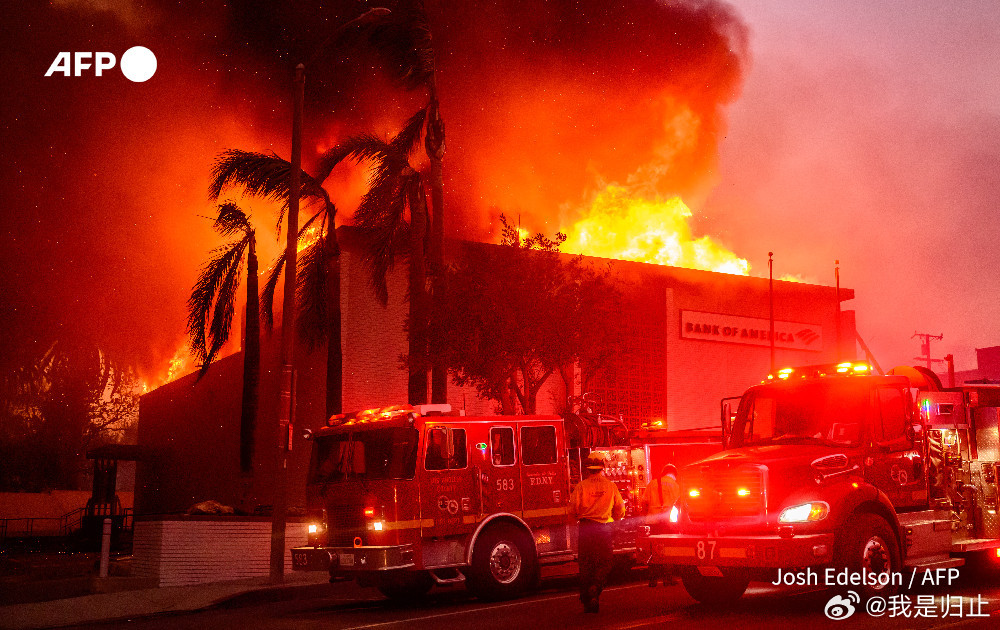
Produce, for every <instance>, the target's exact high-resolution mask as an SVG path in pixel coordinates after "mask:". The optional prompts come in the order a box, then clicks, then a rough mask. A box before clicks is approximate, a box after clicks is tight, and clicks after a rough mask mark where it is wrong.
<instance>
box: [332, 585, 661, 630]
mask: <svg viewBox="0 0 1000 630" xmlns="http://www.w3.org/2000/svg"><path fill="white" fill-rule="evenodd" d="M639 587H646V585H645V584H629V585H627V586H616V587H614V588H606V589H604V592H606V593H607V592H610V591H622V590H625V589H628V588H639ZM647 588H648V587H647ZM579 597H580V595H579V593H566V594H565V595H554V596H552V597H540V598H538V599H525V600H521V601H518V602H511V603H509V604H499V605H495V606H479V607H477V608H468V609H465V610H453V611H451V612H445V613H437V614H434V615H424V616H423V617H410V618H408V619H398V620H396V621H383V622H381V623H370V624H365V625H363V626H350V627H349V628H344V630H365V629H367V628H384V627H386V626H395V625H399V624H408V623H414V622H417V621H427V620H428V619H441V618H442V617H454V616H456V615H466V614H469V613H477V612H482V611H484V610H499V609H501V608H512V607H514V606H523V605H525V604H534V603H535V602H551V601H555V600H558V599H571V598H579Z"/></svg>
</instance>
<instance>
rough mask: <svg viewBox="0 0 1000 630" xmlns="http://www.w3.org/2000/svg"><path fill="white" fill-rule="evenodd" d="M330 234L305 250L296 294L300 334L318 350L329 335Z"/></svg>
mask: <svg viewBox="0 0 1000 630" xmlns="http://www.w3.org/2000/svg"><path fill="white" fill-rule="evenodd" d="M328 253H329V251H328V249H327V246H326V235H325V234H324V235H323V236H321V237H320V238H319V239H317V240H316V241H315V242H314V243H313V244H312V245H310V246H309V247H307V248H306V249H304V250H302V252H301V258H300V263H299V273H298V274H297V275H296V285H297V286H296V288H295V295H296V299H297V300H298V304H299V333H300V334H301V336H302V338H303V339H305V340H306V341H307V342H308V343H309V348H310V349H311V350H312V349H315V348H316V346H318V345H319V344H320V343H321V342H322V341H323V339H324V338H325V336H326V328H327V304H326V284H327V261H328Z"/></svg>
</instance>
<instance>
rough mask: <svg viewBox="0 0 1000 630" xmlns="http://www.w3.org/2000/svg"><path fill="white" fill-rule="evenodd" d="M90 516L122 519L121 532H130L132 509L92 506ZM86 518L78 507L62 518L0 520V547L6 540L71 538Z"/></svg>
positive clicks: (85, 513)
mask: <svg viewBox="0 0 1000 630" xmlns="http://www.w3.org/2000/svg"><path fill="white" fill-rule="evenodd" d="M93 507H94V509H92V510H91V514H90V515H92V516H112V517H116V518H121V519H122V524H121V528H122V531H128V532H130V531H132V528H133V525H134V522H135V518H134V517H135V512H134V511H133V510H132V508H124V509H122V508H121V505H120V504H118V505H116V506H114V508H115V509H112V506H111V504H104V505H99V506H93ZM84 516H88V513H87V508H86V507H80V508H77V509H75V510H73V511H72V512H68V513H66V514H63V515H62V516H49V517H20V518H3V519H0V545H2V544H4V543H5V542H6V541H7V540H8V539H15V538H40V537H52V538H55V537H60V536H63V537H65V536H71V535H73V534H74V533H76V532H77V531H79V530H80V529H81V528H82V527H83V518H84Z"/></svg>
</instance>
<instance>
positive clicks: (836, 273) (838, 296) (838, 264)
mask: <svg viewBox="0 0 1000 630" xmlns="http://www.w3.org/2000/svg"><path fill="white" fill-rule="evenodd" d="M833 262H834V264H835V265H836V266H835V267H834V268H833V273H834V275H835V276H836V277H837V321H836V330H837V363H840V362H841V360H842V353H841V350H840V261H839V260H835V261H833Z"/></svg>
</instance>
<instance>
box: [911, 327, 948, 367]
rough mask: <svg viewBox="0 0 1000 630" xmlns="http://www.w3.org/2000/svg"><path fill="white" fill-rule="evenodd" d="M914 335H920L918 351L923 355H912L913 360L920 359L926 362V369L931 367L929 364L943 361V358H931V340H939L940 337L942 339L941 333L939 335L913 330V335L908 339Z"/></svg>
mask: <svg viewBox="0 0 1000 630" xmlns="http://www.w3.org/2000/svg"><path fill="white" fill-rule="evenodd" d="M915 337H920V352H921V354H922V355H923V356H919V357H914V359H913V360H914V361H922V362H924V363H926V364H927V369H928V370H930V369H931V365H932V364H934V363H944V359H932V358H931V342H932V341H941V340H942V339H944V334H943V333H942V334H940V335H932V334H930V333H918V332H915V333H913V337H910V339H913V338H915Z"/></svg>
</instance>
